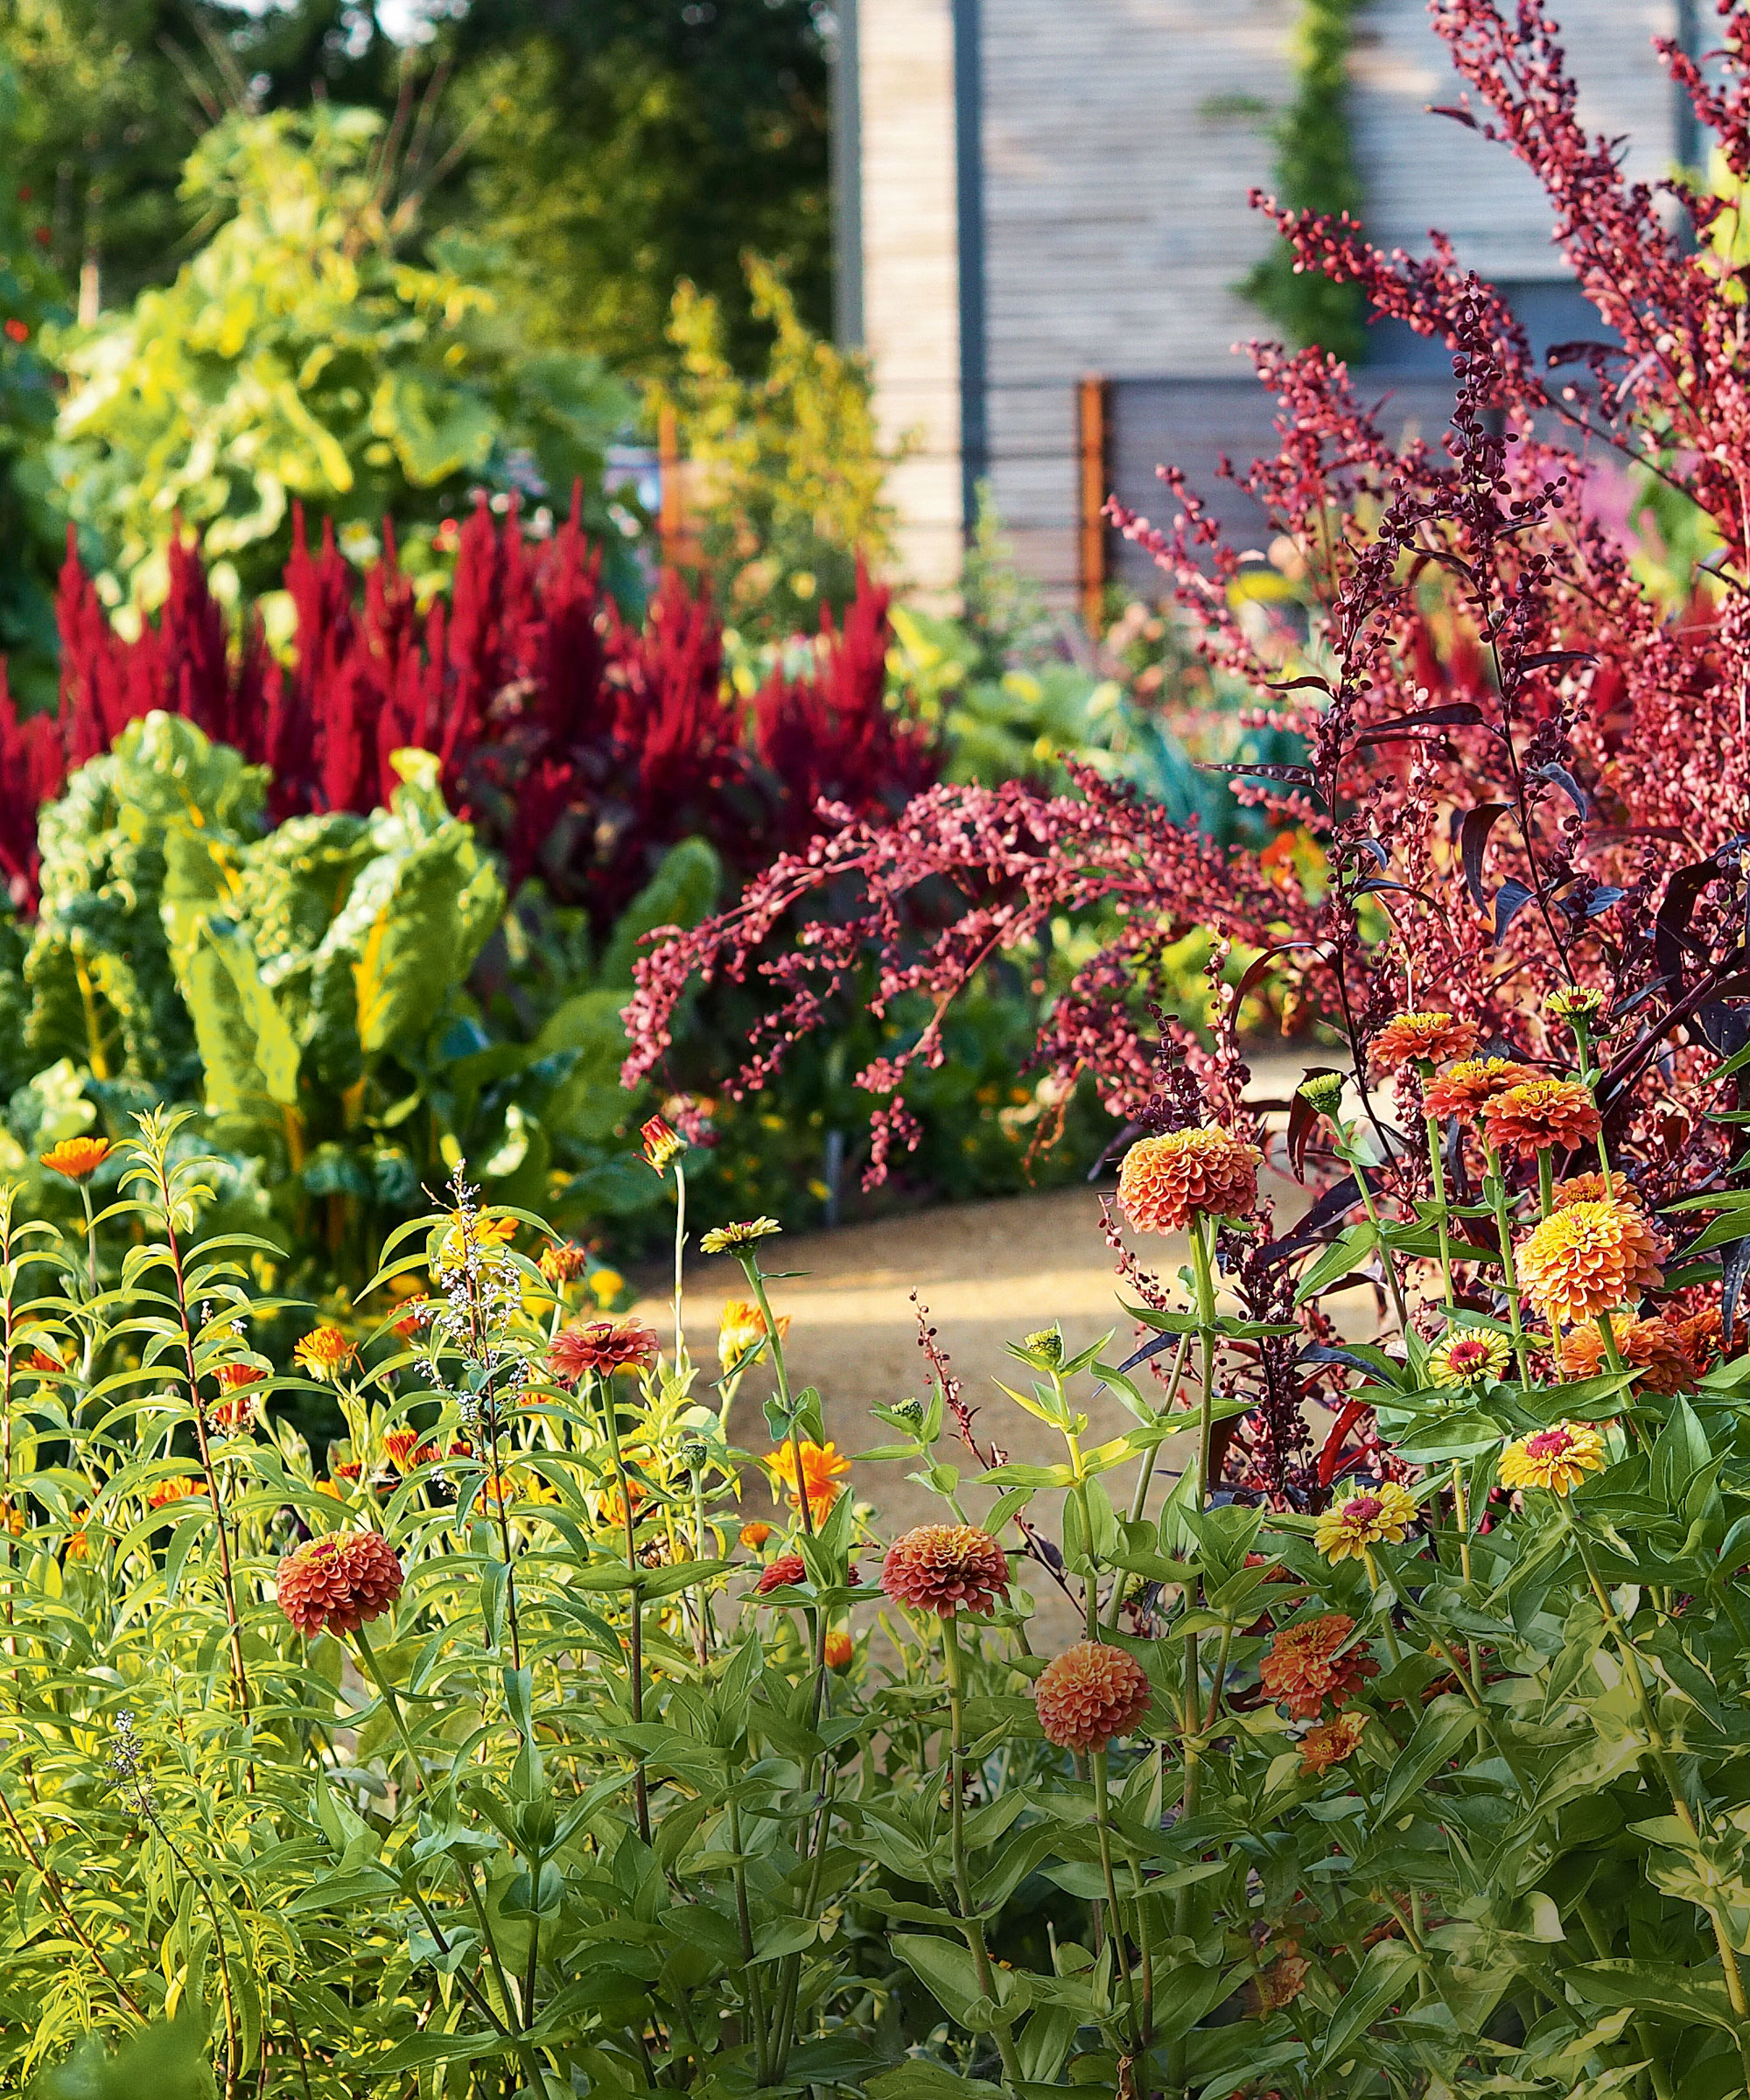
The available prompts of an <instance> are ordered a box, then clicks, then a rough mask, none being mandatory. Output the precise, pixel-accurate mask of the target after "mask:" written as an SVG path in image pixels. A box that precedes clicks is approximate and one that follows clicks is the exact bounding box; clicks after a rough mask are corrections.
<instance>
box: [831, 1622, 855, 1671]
mask: <svg viewBox="0 0 1750 2100" xmlns="http://www.w3.org/2000/svg"><path fill="white" fill-rule="evenodd" d="M856 1653H857V1643H856V1642H854V1641H853V1640H852V1639H851V1635H849V1634H847V1633H845V1632H844V1631H843V1630H842V1629H841V1628H837V1627H835V1628H833V1630H832V1632H831V1633H830V1634H829V1635H827V1637H826V1666H827V1668H828V1669H829V1670H849V1669H850V1668H851V1657H852V1656H855V1655H856Z"/></svg>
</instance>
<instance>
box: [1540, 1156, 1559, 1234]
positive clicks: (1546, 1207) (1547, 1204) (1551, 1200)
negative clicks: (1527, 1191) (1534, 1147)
mask: <svg viewBox="0 0 1750 2100" xmlns="http://www.w3.org/2000/svg"><path fill="white" fill-rule="evenodd" d="M1555 1208H1556V1170H1555V1167H1554V1166H1553V1165H1552V1164H1551V1159H1550V1148H1549V1146H1548V1145H1545V1146H1544V1148H1543V1150H1542V1151H1541V1152H1539V1153H1538V1155H1537V1215H1538V1216H1539V1217H1540V1218H1547V1217H1549V1216H1550V1215H1551V1214H1552V1213H1553V1212H1554V1210H1555Z"/></svg>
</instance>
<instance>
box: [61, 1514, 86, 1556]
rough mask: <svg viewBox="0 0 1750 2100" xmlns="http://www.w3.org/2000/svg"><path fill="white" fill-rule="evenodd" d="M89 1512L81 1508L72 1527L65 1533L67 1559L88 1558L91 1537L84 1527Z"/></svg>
mask: <svg viewBox="0 0 1750 2100" xmlns="http://www.w3.org/2000/svg"><path fill="white" fill-rule="evenodd" d="M88 1521H89V1512H88V1511H86V1510H83V1509H81V1511H80V1513H79V1515H78V1516H75V1517H74V1518H73V1529H72V1530H70V1531H69V1532H68V1533H67V1535H66V1557H67V1558H68V1559H69V1560H89V1559H90V1558H91V1538H90V1535H89V1534H88V1532H87V1530H86V1529H85V1527H86V1524H87V1523H88Z"/></svg>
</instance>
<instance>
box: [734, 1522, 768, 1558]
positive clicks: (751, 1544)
mask: <svg viewBox="0 0 1750 2100" xmlns="http://www.w3.org/2000/svg"><path fill="white" fill-rule="evenodd" d="M771 1536H772V1527H771V1525H770V1524H760V1523H753V1524H744V1525H743V1526H742V1527H741V1543H742V1544H743V1545H744V1546H746V1548H747V1551H749V1552H750V1553H757V1552H758V1551H760V1547H761V1546H763V1545H764V1544H766V1541H767V1539H768V1538H770V1537H771Z"/></svg>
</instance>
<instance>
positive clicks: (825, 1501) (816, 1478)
mask: <svg viewBox="0 0 1750 2100" xmlns="http://www.w3.org/2000/svg"><path fill="white" fill-rule="evenodd" d="M766 1463H767V1466H769V1467H771V1469H772V1471H773V1472H774V1474H777V1476H778V1478H779V1479H780V1480H781V1481H782V1482H783V1483H784V1485H785V1487H787V1488H788V1489H789V1491H790V1494H789V1503H790V1507H791V1509H801V1508H802V1500H801V1497H800V1496H799V1495H798V1494H797V1492H796V1454H795V1451H794V1450H793V1449H792V1448H791V1446H789V1445H788V1444H781V1445H780V1446H778V1448H777V1450H776V1451H774V1452H771V1453H768V1454H767V1460H766ZM850 1471H851V1460H849V1459H843V1458H841V1457H840V1456H839V1455H838V1446H837V1445H836V1444H811V1443H808V1442H804V1443H803V1445H802V1486H803V1488H804V1490H805V1491H806V1493H807V1495H808V1498H809V1516H810V1517H811V1518H812V1519H813V1521H814V1522H815V1523H817V1524H823V1523H825V1522H826V1520H827V1518H828V1516H830V1514H831V1512H832V1506H833V1504H834V1503H835V1502H837V1500H838V1498H839V1496H840V1495H843V1494H844V1488H841V1487H840V1486H839V1484H838V1482H839V1476H840V1475H841V1474H847V1473H849V1472H850Z"/></svg>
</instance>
